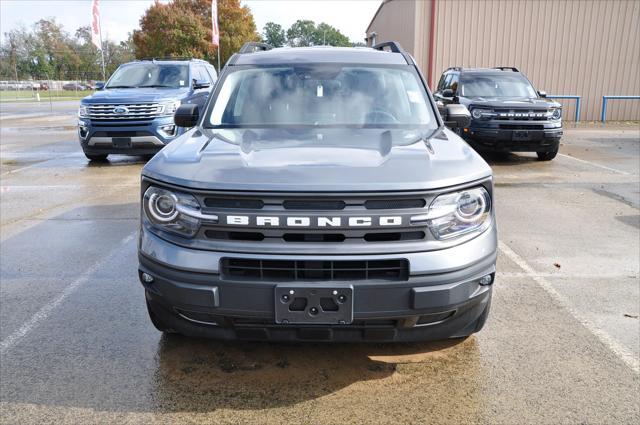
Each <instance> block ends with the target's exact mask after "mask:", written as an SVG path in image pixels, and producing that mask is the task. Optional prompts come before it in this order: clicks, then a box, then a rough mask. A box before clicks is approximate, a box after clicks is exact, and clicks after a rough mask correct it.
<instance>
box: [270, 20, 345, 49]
mask: <svg viewBox="0 0 640 425" xmlns="http://www.w3.org/2000/svg"><path fill="white" fill-rule="evenodd" d="M265 32H266V26H265ZM287 43H288V44H289V45H290V46H292V47H302V46H323V45H326V46H341V47H350V46H352V45H353V43H351V42H350V41H349V38H348V37H347V36H346V35H344V34H342V33H341V32H340V31H339V30H338V29H337V28H335V27H332V26H331V25H329V24H327V23H325V22H322V23H320V24H318V25H317V26H316V24H315V22H313V21H309V20H305V21H302V20H298V21H296V22H295V23H294V24H293V25H291V27H290V28H289V29H288V30H287Z"/></svg>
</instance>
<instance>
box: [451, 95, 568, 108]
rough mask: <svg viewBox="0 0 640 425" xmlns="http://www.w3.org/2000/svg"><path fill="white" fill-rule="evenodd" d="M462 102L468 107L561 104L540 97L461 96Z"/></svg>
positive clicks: (531, 106)
mask: <svg viewBox="0 0 640 425" xmlns="http://www.w3.org/2000/svg"><path fill="white" fill-rule="evenodd" d="M463 99H464V100H463ZM460 103H463V104H464V105H465V106H467V107H468V106H469V105H474V106H486V107H492V108H511V109H531V108H540V109H542V108H559V107H560V106H561V105H560V104H559V103H558V102H555V101H553V100H551V99H547V98H540V97H533V98H529V97H467V98H462V97H461V98H460Z"/></svg>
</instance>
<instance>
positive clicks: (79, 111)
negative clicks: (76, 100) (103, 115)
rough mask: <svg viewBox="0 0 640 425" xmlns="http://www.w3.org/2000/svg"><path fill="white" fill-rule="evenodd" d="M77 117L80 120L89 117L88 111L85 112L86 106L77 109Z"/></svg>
mask: <svg viewBox="0 0 640 425" xmlns="http://www.w3.org/2000/svg"><path fill="white" fill-rule="evenodd" d="M78 116H79V117H80V118H85V117H87V116H89V111H88V110H87V106H86V105H80V109H78Z"/></svg>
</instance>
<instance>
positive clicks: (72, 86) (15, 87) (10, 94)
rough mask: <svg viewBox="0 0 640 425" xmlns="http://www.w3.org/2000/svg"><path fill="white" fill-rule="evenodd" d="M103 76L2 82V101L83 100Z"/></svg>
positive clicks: (44, 76) (79, 75) (0, 81)
mask: <svg viewBox="0 0 640 425" xmlns="http://www.w3.org/2000/svg"><path fill="white" fill-rule="evenodd" d="M99 81H103V80H102V74H101V73H96V74H91V73H86V72H83V73H69V74H67V75H65V78H64V79H55V80H52V79H50V78H48V77H47V76H46V75H35V76H31V78H28V79H26V80H0V101H3V102H9V101H16V102H20V101H22V102H30V101H33V102H41V101H50V100H74V99H81V98H83V97H84V96H87V95H89V94H91V93H92V92H93V91H94V90H95V88H96V83H97V82H99Z"/></svg>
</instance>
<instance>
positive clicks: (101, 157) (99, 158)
mask: <svg viewBox="0 0 640 425" xmlns="http://www.w3.org/2000/svg"><path fill="white" fill-rule="evenodd" d="M84 156H86V157H87V159H88V160H89V161H91V162H105V161H106V160H107V157H108V156H109V155H108V154H91V153H86V152H85V153H84Z"/></svg>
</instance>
